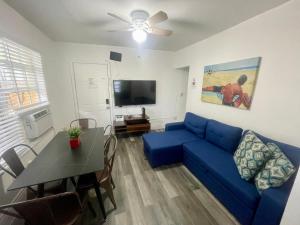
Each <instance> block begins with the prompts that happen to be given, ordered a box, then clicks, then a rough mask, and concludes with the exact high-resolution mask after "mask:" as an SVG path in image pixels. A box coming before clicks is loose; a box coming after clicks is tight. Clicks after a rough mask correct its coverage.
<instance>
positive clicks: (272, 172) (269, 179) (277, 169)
mask: <svg viewBox="0 0 300 225" xmlns="http://www.w3.org/2000/svg"><path fill="white" fill-rule="evenodd" d="M267 147H268V148H269V149H270V151H271V152H272V157H271V159H270V160H269V161H267V163H266V165H265V167H264V168H263V169H262V170H261V171H260V172H259V173H258V174H257V175H256V176H255V185H256V188H257V190H258V191H260V192H261V191H262V190H265V189H267V188H269V187H279V186H281V185H282V184H284V183H285V182H286V181H287V180H288V179H289V178H290V177H291V176H292V174H293V173H294V172H295V170H296V169H295V167H294V165H293V164H292V163H291V161H290V160H289V159H288V158H287V157H286V155H285V154H284V153H283V152H282V151H281V150H280V148H279V147H278V146H277V145H275V144H273V143H267Z"/></svg>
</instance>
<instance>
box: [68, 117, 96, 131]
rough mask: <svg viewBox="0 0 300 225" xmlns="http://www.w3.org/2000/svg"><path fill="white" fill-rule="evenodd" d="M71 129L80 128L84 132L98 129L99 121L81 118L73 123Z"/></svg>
mask: <svg viewBox="0 0 300 225" xmlns="http://www.w3.org/2000/svg"><path fill="white" fill-rule="evenodd" d="M71 127H80V128H81V129H82V130H86V129H89V128H96V127H97V121H96V120H95V119H93V118H81V119H76V120H73V121H71V123H70V128H71Z"/></svg>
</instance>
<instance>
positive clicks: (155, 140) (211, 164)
mask: <svg viewBox="0 0 300 225" xmlns="http://www.w3.org/2000/svg"><path fill="white" fill-rule="evenodd" d="M165 130H166V131H165V132H161V133H148V134H145V135H143V141H144V152H145V155H146V157H147V159H148V161H149V163H150V164H151V166H152V167H157V166H161V165H168V164H173V163H179V162H181V163H183V164H184V165H185V166H186V167H187V168H188V169H189V170H190V171H191V172H192V173H193V174H194V175H195V176H196V177H197V178H198V179H199V180H200V181H201V182H202V183H203V184H204V185H205V186H206V187H207V188H208V189H209V190H210V192H211V193H212V194H213V195H214V196H215V197H216V198H217V199H218V200H219V201H220V202H221V203H222V204H223V205H224V206H225V207H226V208H227V209H228V210H229V211H230V212H231V213H232V214H233V215H234V216H235V217H236V219H237V220H238V221H239V222H240V223H241V224H243V225H250V224H252V225H277V224H280V220H281V217H282V214H283V211H284V208H285V205H286V202H287V200H288V197H289V194H290V191H291V188H292V185H293V183H294V179H295V176H296V174H294V175H293V176H292V177H291V178H290V179H289V180H288V182H286V183H285V184H284V185H283V186H281V187H279V188H270V189H267V190H265V191H263V192H262V193H261V194H259V193H258V191H257V190H256V187H255V184H254V183H253V182H251V181H250V182H247V181H245V180H243V179H241V177H240V175H239V173H238V170H237V167H236V165H235V163H234V159H233V154H234V152H235V150H236V148H237V146H238V144H239V142H240V140H241V137H242V135H243V131H242V129H241V128H238V127H233V126H229V125H226V124H223V123H220V122H218V121H215V120H210V119H206V118H203V117H200V116H197V115H195V114H193V113H187V114H186V117H185V120H184V122H179V123H171V124H167V125H166V129H165ZM257 136H258V137H259V138H260V139H261V140H262V141H263V142H264V143H267V142H273V143H275V144H277V145H278V146H279V147H280V148H281V150H282V151H283V152H284V153H285V154H286V155H287V156H288V158H289V159H290V160H291V161H292V163H293V164H294V165H295V166H296V167H297V169H298V167H299V163H300V148H297V147H294V146H291V145H287V144H283V143H280V142H277V141H273V140H271V139H269V138H266V137H264V136H262V135H259V134H257Z"/></svg>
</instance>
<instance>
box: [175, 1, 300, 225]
mask: <svg viewBox="0 0 300 225" xmlns="http://www.w3.org/2000/svg"><path fill="white" fill-rule="evenodd" d="M299 21H300V1H299V0H294V1H290V2H288V3H286V4H284V5H282V6H279V7H277V8H275V9H273V10H271V11H268V12H266V13H264V14H261V15H259V16H256V17H255V18H252V19H250V20H248V21H246V22H243V23H241V24H239V25H237V26H235V27H233V28H231V29H229V30H226V31H224V32H222V33H219V34H217V35H215V36H213V37H211V38H209V39H207V40H204V41H201V42H198V43H196V44H194V45H192V46H189V47H187V48H185V49H182V50H180V51H178V52H177V53H176V58H175V61H174V65H175V66H176V67H179V66H190V73H189V88H188V100H187V110H188V111H192V112H195V113H197V114H200V115H203V116H206V117H209V118H214V119H217V120H220V121H222V122H225V123H229V124H232V125H236V126H240V127H243V128H246V129H253V130H255V131H257V132H259V133H261V134H264V135H266V136H268V137H271V138H274V139H275V140H279V141H282V142H286V143H289V144H292V145H296V146H300V138H299V134H300V116H299V115H300V94H299V88H300V74H299V59H300V27H299ZM200 29H201V28H200ZM257 56H261V57H262V64H261V68H260V72H259V75H258V80H257V84H256V89H255V93H254V98H253V102H252V106H251V109H250V110H249V111H247V110H239V109H235V108H231V107H226V106H222V105H214V104H209V103H204V102H201V87H202V79H203V73H204V72H203V71H204V66H205V65H211V64H217V63H223V62H229V61H234V60H238V59H244V58H250V57H257ZM193 78H196V81H197V87H191V82H192V79H193ZM299 201H300V176H299V175H298V177H297V179H296V181H295V185H294V187H293V190H292V192H291V195H290V198H289V202H288V204H287V208H286V210H285V214H284V217H283V219H282V224H291V225H292V224H300V214H299V213H298V211H299V210H298V209H299V206H298V205H299Z"/></svg>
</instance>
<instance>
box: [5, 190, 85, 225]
mask: <svg viewBox="0 0 300 225" xmlns="http://www.w3.org/2000/svg"><path fill="white" fill-rule="evenodd" d="M84 198H86V197H84ZM11 209H13V210H14V211H13V210H11ZM83 209H84V203H83V201H82V200H81V199H80V196H79V194H78V193H76V192H65V193H60V194H57V195H51V196H47V197H43V198H36V199H32V200H27V201H23V202H17V203H11V204H8V205H3V206H0V213H2V214H5V215H8V216H12V217H16V218H19V219H24V220H25V224H26V225H27V224H28V225H71V224H80V223H79V222H80V219H81V216H82V213H83Z"/></svg>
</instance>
